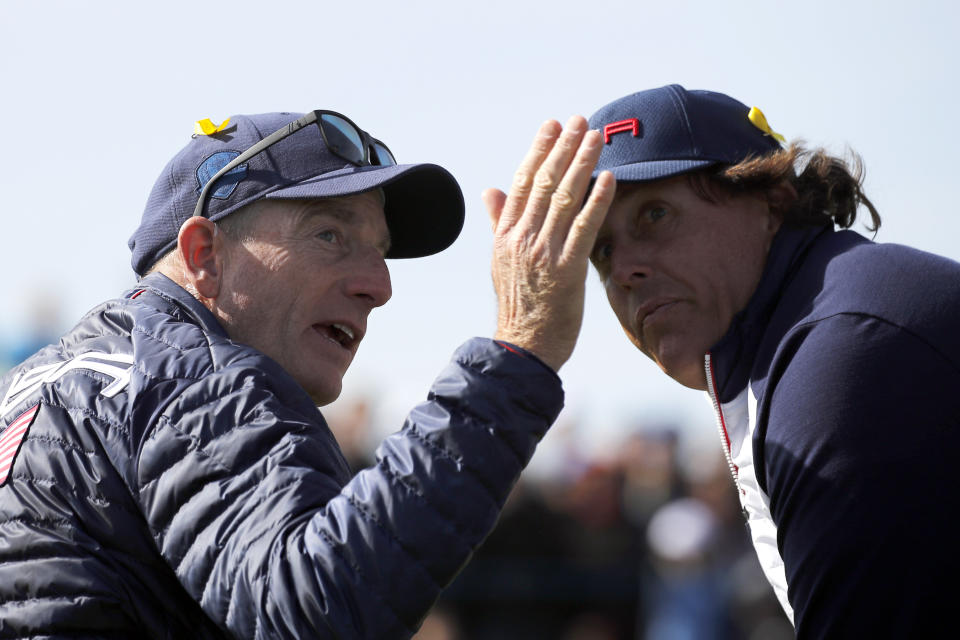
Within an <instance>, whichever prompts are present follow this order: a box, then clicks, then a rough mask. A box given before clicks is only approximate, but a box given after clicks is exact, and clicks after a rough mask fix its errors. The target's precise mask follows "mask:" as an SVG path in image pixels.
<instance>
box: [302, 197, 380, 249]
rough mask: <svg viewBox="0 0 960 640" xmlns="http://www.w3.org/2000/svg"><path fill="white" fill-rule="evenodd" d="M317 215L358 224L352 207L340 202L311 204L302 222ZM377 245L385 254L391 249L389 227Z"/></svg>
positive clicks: (304, 213)
mask: <svg viewBox="0 0 960 640" xmlns="http://www.w3.org/2000/svg"><path fill="white" fill-rule="evenodd" d="M316 216H330V217H332V218H335V219H337V220H339V221H341V222H344V223H346V224H349V225H356V223H357V214H356V213H355V212H353V211H351V210H350V209H347V208H346V207H343V206H341V205H340V204H339V203H330V202H318V203H317V204H315V205H311V206H310V207H309V208H308V209H306V210H305V211H304V212H303V219H302V220H301V224H304V223H306V222H307V221H309V220H310V219H311V218H314V217H316ZM376 246H377V248H378V249H380V250H381V252H383V255H386V254H387V253H388V252H389V251H390V247H391V239H390V228H389V227H387V233H386V234H385V235H384V237H383V238H382V239H381V240H380V241H379V242H377V243H376Z"/></svg>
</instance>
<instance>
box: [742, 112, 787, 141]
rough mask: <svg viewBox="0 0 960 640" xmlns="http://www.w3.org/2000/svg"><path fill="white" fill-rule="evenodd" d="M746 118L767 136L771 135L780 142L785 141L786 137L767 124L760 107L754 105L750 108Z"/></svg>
mask: <svg viewBox="0 0 960 640" xmlns="http://www.w3.org/2000/svg"><path fill="white" fill-rule="evenodd" d="M747 118H749V119H750V122H751V123H752V124H753V126H755V127H756V128H757V129H760V131H763V132H764V133H765V134H767V135H768V136H773V137H774V138H775V139H777V140H779V141H780V142H786V141H787V139H786V138H784V137H783V136H782V135H780V134H779V133H777V132H776V131H774V130H773V129H771V128H770V125H769V124H767V118H766V116H764V115H763V111H760V109H758V108H756V107H753V108H751V109H750V113H749V114H748V115H747Z"/></svg>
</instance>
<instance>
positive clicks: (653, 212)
mask: <svg viewBox="0 0 960 640" xmlns="http://www.w3.org/2000/svg"><path fill="white" fill-rule="evenodd" d="M646 215H647V220H649V221H650V222H656V221H657V220H659V219H660V218H662V217H664V216H665V215H667V210H666V209H664V208H663V207H652V208H650V209H647V212H646Z"/></svg>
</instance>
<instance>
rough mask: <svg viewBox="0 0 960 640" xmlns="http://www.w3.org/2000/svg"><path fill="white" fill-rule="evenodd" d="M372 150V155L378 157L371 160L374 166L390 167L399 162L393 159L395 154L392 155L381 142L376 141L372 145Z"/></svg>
mask: <svg viewBox="0 0 960 640" xmlns="http://www.w3.org/2000/svg"><path fill="white" fill-rule="evenodd" d="M370 149H371V151H372V155H374V156H376V158H371V159H370V162H371V163H372V164H378V165H380V166H381V167H388V166H392V165H395V164H397V160H396V158H394V157H393V154H392V153H390V149H387V148H386V147H385V146H384V145H383V143H382V142H380V141H379V140H374V141H373V144H372V145H370Z"/></svg>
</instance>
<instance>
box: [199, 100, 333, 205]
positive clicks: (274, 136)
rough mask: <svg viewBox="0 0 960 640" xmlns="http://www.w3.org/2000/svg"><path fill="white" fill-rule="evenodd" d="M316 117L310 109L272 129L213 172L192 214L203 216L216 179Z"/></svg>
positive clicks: (310, 122) (315, 113)
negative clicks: (304, 113) (280, 126)
mask: <svg viewBox="0 0 960 640" xmlns="http://www.w3.org/2000/svg"><path fill="white" fill-rule="evenodd" d="M317 117H318V116H317V112H316V111H311V112H310V113H308V114H307V115H305V116H303V117H302V118H299V119H297V120H294V121H293V122H291V123H290V124H288V125H285V126H284V127H283V128H282V129H278V130H277V131H274V132H273V133H271V134H270V135H268V136H267V137H266V138H264V139H263V140H261V141H260V142H258V143H257V144H255V145H253V146H252V147H250V148H249V149H247V150H246V151H244V152H243V153H241V154H240V155H239V156H237V157H236V158H234V159H233V160H231V161H230V162H228V163H227V164H225V165H224V166H223V168H222V169H220V171H217V172H216V173H215V174H213V177H212V178H210V179H209V180H207V184H205V185H203V190H202V191H200V197H199V198H197V206H196V208H195V209H194V210H193V215H195V216H200V217H204V215H203V208H204V206H205V205H206V203H207V194H209V193H210V189H211V188H212V187H213V185H214V184H215V183H216V182H217V180H219V179H220V178H222V177H223V176H224V175H226V174H227V173H228V172H230V171H232V170H233V169H235V168H236V167H239V166H240V165H241V164H243V163H244V162H246V161H247V160H249V159H250V158H252V157H253V156H255V155H257V154H258V153H260V152H261V151H263V150H264V149H266V148H267V147H269V146H270V145H272V144H276V143H277V142H279V141H280V140H283V139H284V138H286V137H287V136H289V135H290V134H293V133H296V132H297V131H299V130H300V129H302V128H303V127H305V126H307V125H308V124H312V123H314V122H316V121H317Z"/></svg>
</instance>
